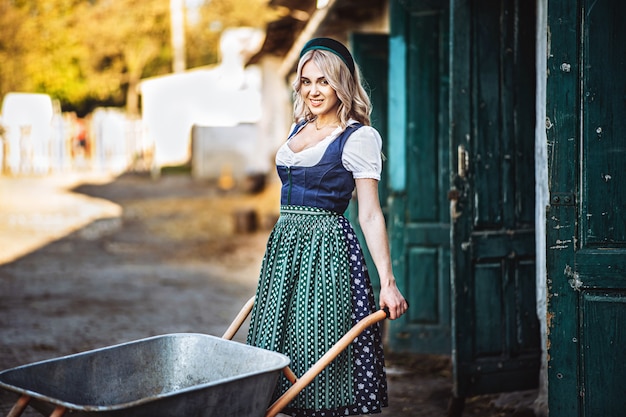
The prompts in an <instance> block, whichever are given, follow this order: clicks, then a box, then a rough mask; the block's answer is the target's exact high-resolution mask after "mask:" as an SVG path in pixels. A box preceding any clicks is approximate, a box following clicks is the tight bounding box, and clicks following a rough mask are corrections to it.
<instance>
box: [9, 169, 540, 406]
mask: <svg viewBox="0 0 626 417" xmlns="http://www.w3.org/2000/svg"><path fill="white" fill-rule="evenodd" d="M277 209H278V187H277V185H276V184H275V183H274V182H272V181H270V184H269V185H268V186H267V187H266V188H265V189H264V190H263V191H262V192H260V193H256V194H252V193H244V192H240V191H229V192H224V191H220V190H219V189H218V187H216V186H215V185H214V184H209V183H201V182H197V181H194V180H192V179H191V178H190V177H189V176H188V175H184V174H175V175H174V174H169V175H163V176H161V177H160V178H158V179H153V178H150V177H149V176H146V175H139V174H127V175H123V176H120V177H110V176H106V175H101V174H97V175H96V174H92V173H72V174H71V175H65V176H61V177H59V176H55V177H53V178H21V179H20V178H5V177H0V370H2V369H8V368H12V367H15V366H18V365H22V364H27V363H32V362H35V361H39V360H44V359H49V358H55V357H60V356H64V355H68V354H72V353H76V352H81V351H85V350H89V349H94V348H100V347H105V346H110V345H113V344H116V343H121V342H126V341H130V340H136V339H140V338H144V337H149V336H154V335H159V334H166V333H175V332H196V333H206V334H212V335H218V336H221V335H222V334H223V332H224V331H225V329H226V328H227V327H228V325H229V324H230V323H231V321H232V320H233V318H234V317H235V316H236V314H237V312H238V311H239V309H240V308H241V307H242V306H243V304H244V303H245V301H246V300H248V299H249V298H250V297H251V296H252V295H254V288H255V284H256V279H257V274H258V269H259V267H260V263H261V259H262V256H263V250H264V245H265V241H266V239H267V236H268V234H269V230H270V227H271V225H272V224H273V220H274V219H275V218H276V215H277ZM251 211H253V212H256V214H257V219H258V222H257V223H258V224H257V228H256V230H255V231H251V232H244V231H243V229H245V228H246V227H244V226H250V228H252V224H251V223H250V218H249V217H246V216H245V215H246V214H247V213H250V212H251ZM241 220H247V221H243V222H241ZM238 221H239V222H238ZM244 339H245V326H244V328H243V329H242V330H241V331H240V332H239V333H238V335H237V336H236V337H235V340H237V341H243V340H244ZM387 365H388V370H389V386H390V403H391V404H390V407H389V408H387V409H385V411H384V412H383V413H382V415H383V416H407V417H413V416H414V417H418V416H419V417H439V416H445V415H446V409H447V406H448V402H449V399H450V392H451V369H450V360H449V357H447V356H432V355H406V354H404V355H400V354H394V353H393V352H388V353H387ZM534 395H535V393H534V392H524V393H516V394H515V395H513V396H497V395H492V396H482V397H476V398H469V399H468V400H467V401H466V405H465V411H464V413H463V416H465V417H479V416H480V417H496V416H499V417H513V416H517V417H520V416H533V413H532V411H531V408H530V404H532V401H533V399H534ZM13 403H14V398H13V396H12V395H11V394H9V393H7V392H6V391H2V393H0V414H1V415H6V414H7V413H8V411H9V409H10V408H11V406H12V405H13ZM23 415H24V416H36V415H39V414H37V413H35V412H34V411H32V410H31V409H27V411H26V412H25V413H24V414H23Z"/></svg>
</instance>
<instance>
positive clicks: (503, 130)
mask: <svg viewBox="0 0 626 417" xmlns="http://www.w3.org/2000/svg"><path fill="white" fill-rule="evenodd" d="M450 21H451V28H452V42H451V45H452V46H451V47H452V53H451V68H452V71H451V77H452V80H451V95H450V98H451V120H450V126H451V130H450V134H451V148H452V149H453V152H452V167H453V168H451V169H452V170H453V185H454V187H453V189H452V190H451V192H450V198H451V216H452V218H453V226H452V311H453V313H452V314H453V318H452V320H453V336H452V337H453V350H452V359H453V373H454V395H455V396H456V397H457V398H459V399H463V398H464V397H467V396H472V395H477V394H483V393H489V392H503V391H513V390H521V389H529V388H532V387H536V386H537V384H538V375H539V365H540V337H539V322H538V319H537V315H536V303H535V289H536V285H535V276H536V273H535V238H534V233H535V231H534V226H535V225H534V222H535V216H534V209H535V197H534V194H535V193H534V125H535V104H534V103H535V69H534V68H535V52H534V51H535V29H534V28H535V3H534V1H528V0H507V1H502V0H470V1H466V0H458V1H457V0H453V1H452V2H451V20H450ZM460 403H461V404H462V401H460Z"/></svg>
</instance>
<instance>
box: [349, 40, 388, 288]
mask: <svg viewBox="0 0 626 417" xmlns="http://www.w3.org/2000/svg"><path fill="white" fill-rule="evenodd" d="M350 47H351V50H352V55H353V56H354V59H355V61H356V62H357V63H358V65H359V69H360V70H361V74H362V76H363V78H364V81H365V83H366V85H367V91H368V93H369V95H370V99H371V100H372V114H371V123H372V126H373V127H375V128H376V129H377V130H378V131H379V132H380V134H381V136H382V138H383V149H382V151H383V154H384V155H386V154H387V149H388V147H389V145H388V144H389V141H388V140H387V101H388V100H387V95H388V90H387V85H388V79H389V78H388V68H389V65H388V62H389V37H388V36H387V35H384V34H366V33H358V34H357V33H355V34H352V35H351V36H350ZM388 172H389V168H388V167H387V166H384V169H383V173H382V175H381V179H380V182H379V183H378V196H379V199H380V205H381V207H382V209H383V213H384V214H385V215H386V214H387V183H388V179H387V178H388V177H389V174H388ZM358 207H359V205H358V202H357V199H356V196H355V197H353V198H352V201H351V202H350V205H349V206H348V211H347V216H348V218H349V219H350V222H351V223H352V225H353V226H354V232H355V233H356V234H357V236H358V238H359V241H360V242H361V243H363V255H364V257H365V262H366V263H367V265H368V267H369V274H370V278H371V280H372V285H373V286H374V292H375V294H376V296H378V293H379V291H380V279H379V278H378V272H377V271H376V268H375V267H374V261H373V260H372V257H371V255H370V252H369V250H368V249H367V245H365V244H364V243H365V236H364V235H363V231H362V230H361V228H360V226H359V223H358ZM376 299H377V300H378V298H376Z"/></svg>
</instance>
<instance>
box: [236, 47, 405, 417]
mask: <svg viewBox="0 0 626 417" xmlns="http://www.w3.org/2000/svg"><path fill="white" fill-rule="evenodd" d="M293 87H294V125H293V128H292V131H291V134H290V135H289V137H288V139H287V141H286V142H285V143H284V144H283V146H282V147H281V148H280V149H279V150H278V153H277V155H276V166H277V170H278V174H279V176H280V178H281V181H282V192H281V215H280V218H279V220H278V222H277V223H276V225H275V227H274V229H273V231H272V233H271V235H270V237H269V240H268V244H267V249H266V253H265V257H264V259H263V264H262V267H261V273H260V278H259V283H258V287H257V293H256V301H255V305H254V308H253V311H252V316H251V323H250V330H249V334H248V343H249V344H251V345H254V346H258V347H262V348H264V349H269V350H274V351H278V352H281V353H284V354H285V355H287V356H288V357H289V358H290V359H291V362H292V363H291V369H292V370H293V371H294V373H295V374H296V375H302V374H303V373H304V372H306V371H307V370H308V369H309V368H310V367H311V366H312V365H313V364H314V363H315V362H316V361H317V359H319V358H320V357H321V356H322V355H323V354H324V353H325V352H326V351H328V350H329V349H330V347H331V346H332V345H333V344H334V343H335V342H336V341H337V340H338V339H339V338H340V337H341V336H343V335H344V334H345V333H346V332H347V331H348V330H349V329H350V328H351V327H352V326H353V325H354V324H355V323H356V322H358V321H359V320H361V319H362V318H364V317H366V316H367V315H368V314H370V313H372V312H374V311H376V310H377V309H378V308H384V307H386V308H388V309H389V311H390V318H391V319H396V318H398V317H400V316H401V315H402V314H404V313H405V312H406V310H407V308H408V304H407V302H406V301H405V299H404V297H403V296H402V294H401V293H400V291H399V290H398V288H397V286H396V280H395V278H394V275H393V271H392V268H391V260H390V256H389V244H388V238H387V234H386V226H385V220H384V217H383V214H382V210H381V207H380V203H379V199H378V181H379V180H380V175H381V170H382V154H381V147H382V139H381V137H380V134H379V133H378V132H377V131H376V129H374V128H373V127H371V126H370V117H369V115H370V110H371V104H370V99H369V97H368V95H367V93H366V92H365V90H364V89H363V87H362V85H361V80H360V74H359V70H358V67H357V66H356V65H355V63H354V60H353V58H352V55H351V54H350V52H349V51H348V49H347V48H346V47H345V46H344V45H343V44H341V43H340V42H338V41H336V40H333V39H330V38H316V39H313V40H311V41H309V42H308V43H307V44H306V45H305V46H304V48H303V49H302V51H301V54H300V61H299V63H298V69H297V77H296V79H295V81H294V83H293ZM355 188H356V191H357V198H358V207H359V213H358V220H359V223H360V226H361V228H362V230H363V233H364V235H365V240H366V243H367V245H368V248H369V250H370V253H371V255H372V258H373V261H374V264H375V265H374V266H375V267H376V269H377V271H378V274H379V277H380V284H381V290H380V294H379V305H378V306H376V305H375V301H374V294H373V292H372V286H371V283H370V279H369V276H368V273H367V267H366V265H365V261H364V259H363V255H362V252H361V247H360V244H359V242H358V241H357V238H356V235H355V233H354V231H353V229H352V227H351V225H350V223H349V222H348V220H347V219H346V218H345V217H344V216H343V213H344V212H345V210H346V208H347V207H348V203H349V202H350V199H351V196H352V193H353V191H354V189H355ZM289 386H290V383H289V382H288V381H287V380H286V378H284V377H281V380H280V381H279V383H278V386H277V389H276V392H275V399H276V398H277V397H278V396H279V395H281V394H282V393H283V392H284V391H286V390H287V389H288V388H289ZM386 405H387V382H386V377H385V369H384V357H383V349H382V336H381V329H380V326H379V325H375V326H371V327H370V328H368V329H367V330H366V331H364V332H363V334H361V335H360V336H359V337H357V338H356V339H355V340H354V342H353V343H352V345H351V346H350V347H349V348H348V349H346V350H345V351H344V352H343V353H342V354H341V355H340V356H339V357H338V358H337V359H336V360H335V361H334V362H333V363H331V364H330V366H328V367H327V368H326V369H325V370H324V371H323V372H322V373H321V374H320V375H319V376H318V377H317V378H316V379H315V380H314V381H313V382H312V383H311V384H309V385H308V386H307V387H306V388H305V389H304V390H303V391H302V392H301V393H300V394H299V395H298V397H296V398H295V399H294V400H293V401H292V402H291V403H290V404H289V406H288V408H286V409H285V410H283V413H286V415H290V416H297V417H322V416H323V417H339V416H345V415H362V414H373V413H380V412H381V408H382V407H385V406H386Z"/></svg>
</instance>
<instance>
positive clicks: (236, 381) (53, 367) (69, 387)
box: [0, 297, 388, 417]
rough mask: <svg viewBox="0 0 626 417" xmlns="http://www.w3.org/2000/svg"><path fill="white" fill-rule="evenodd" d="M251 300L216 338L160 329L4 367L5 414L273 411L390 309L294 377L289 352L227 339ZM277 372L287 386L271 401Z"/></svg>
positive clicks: (178, 415) (201, 415)
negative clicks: (8, 403) (8, 405)
mask: <svg viewBox="0 0 626 417" xmlns="http://www.w3.org/2000/svg"><path fill="white" fill-rule="evenodd" d="M253 304H254V297H253V298H251V299H250V300H249V301H248V302H247V303H246V304H245V306H244V307H243V308H242V310H241V311H240V312H239V314H238V315H237V317H236V318H235V320H234V321H233V323H232V324H231V325H230V327H229V328H228V329H227V330H226V333H224V335H223V336H222V338H219V337H215V336H210V335H205V334H196V333H174V334H166V335H161V336H154V337H150V338H146V339H141V340H137V341H132V342H127V343H122V344H118V345H114V346H110V347H105V348H100V349H95V350H90V351H87V352H82V353H77V354H74V355H69V356H64V357H60V358H56V359H50V360H45V361H41V362H35V363H32V364H28V365H23V366H19V367H16V368H12V369H8V370H5V371H2V372H0V387H1V388H3V389H5V390H7V391H11V392H13V393H15V394H16V396H17V397H18V399H17V401H16V403H15V405H14V406H13V408H12V409H11V410H10V411H9V414H7V416H6V417H19V416H21V415H22V413H23V412H24V410H25V409H26V408H27V407H28V406H29V405H30V406H31V407H33V408H34V409H35V410H37V411H38V412H40V413H41V414H43V415H47V416H49V417H62V416H64V415H66V414H71V415H72V416H77V417H78V416H80V417H82V416H92V415H97V416H100V417H121V416H124V417H217V416H219V417H244V416H245V417H262V416H265V417H274V416H276V414H278V413H279V412H280V410H282V409H283V408H285V407H286V406H287V405H288V404H289V403H290V402H291V401H292V400H293V399H294V398H295V397H296V396H297V395H298V393H300V391H302V390H303V389H304V388H305V387H306V386H307V385H308V384H309V383H311V381H313V379H314V378H315V377H316V376H317V375H318V374H319V373H320V372H322V371H323V370H324V368H325V367H326V366H328V364H330V363H331V362H332V361H333V360H334V359H335V358H336V357H337V355H339V353H341V352H342V351H343V350H344V349H345V348H346V347H348V346H349V345H350V343H352V341H353V340H354V339H355V338H356V337H357V336H358V335H359V334H360V333H361V332H363V331H364V330H365V329H366V328H367V327H369V326H371V325H373V324H375V323H377V322H379V321H382V320H384V319H385V318H386V317H388V312H387V311H383V310H380V311H377V312H375V313H372V314H370V315H369V316H368V317H366V318H364V319H363V320H361V321H360V322H359V323H357V324H356V325H355V326H354V327H353V328H352V329H350V330H349V331H348V333H346V334H345V335H344V336H343V337H342V338H341V339H340V340H339V341H337V343H336V344H335V345H333V346H332V347H331V348H330V349H329V350H328V351H327V352H326V353H325V354H324V355H323V356H322V357H321V358H320V359H319V360H318V361H317V362H316V363H315V364H314V365H313V366H312V367H311V368H310V369H309V370H308V371H307V372H305V373H304V375H302V376H301V377H299V378H298V377H296V375H294V373H293V372H292V371H291V370H290V369H289V367H288V365H289V363H290V361H289V358H288V357H286V356H284V355H282V354H280V353H276V352H272V351H269V350H265V349H260V348H257V347H253V346H248V345H245V344H242V343H238V342H234V341H232V340H231V339H232V338H233V336H234V335H235V334H236V333H237V331H238V330H239V328H240V327H241V326H242V324H243V322H244V321H245V319H246V318H247V317H248V315H249V314H250V311H251V310H252V306H253ZM281 372H283V373H284V374H285V376H286V377H287V379H288V380H289V381H291V383H292V386H291V387H290V388H289V389H288V390H287V391H286V392H285V393H284V394H283V395H282V396H281V397H280V398H278V399H277V400H276V401H275V402H274V403H273V404H271V405H270V402H271V398H272V394H273V393H274V389H275V386H276V382H277V380H278V377H279V375H280V373H281ZM268 406H269V407H268Z"/></svg>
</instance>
